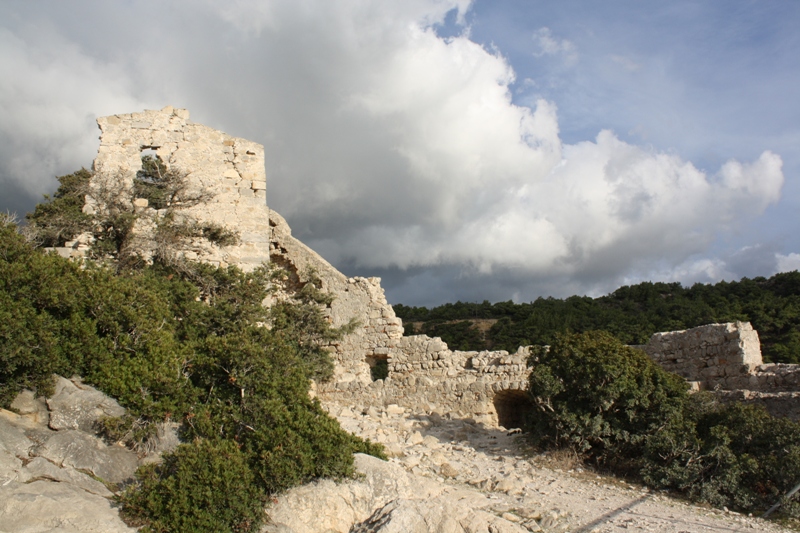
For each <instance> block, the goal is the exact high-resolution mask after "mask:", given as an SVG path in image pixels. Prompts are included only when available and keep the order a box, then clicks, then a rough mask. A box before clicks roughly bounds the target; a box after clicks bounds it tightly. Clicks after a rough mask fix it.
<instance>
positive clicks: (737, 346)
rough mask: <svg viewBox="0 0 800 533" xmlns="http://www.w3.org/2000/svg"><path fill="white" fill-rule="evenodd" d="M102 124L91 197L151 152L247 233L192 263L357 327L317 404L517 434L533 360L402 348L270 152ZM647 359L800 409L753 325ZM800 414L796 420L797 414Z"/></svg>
mask: <svg viewBox="0 0 800 533" xmlns="http://www.w3.org/2000/svg"><path fill="white" fill-rule="evenodd" d="M97 122H98V124H99V126H100V130H101V137H100V148H99V150H98V154H97V158H96V159H95V162H94V170H95V177H94V178H93V179H94V180H95V183H94V185H95V186H102V185H103V180H111V182H113V183H115V184H121V185H122V188H123V189H124V190H128V191H130V190H131V189H132V185H133V178H134V177H135V175H136V172H137V171H138V170H139V169H140V168H141V156H142V152H143V151H144V150H152V151H153V152H154V153H155V154H157V155H158V156H160V157H161V159H162V160H163V161H164V162H165V163H166V164H167V165H168V166H169V167H170V168H174V169H179V170H181V171H184V172H186V173H187V174H188V180H189V182H190V183H191V184H192V185H193V186H195V187H197V188H200V189H207V190H209V191H212V192H213V193H214V196H213V197H212V198H211V199H210V200H209V201H208V202H206V203H204V204H200V205H197V206H194V207H191V208H190V210H189V212H188V215H190V216H191V217H193V218H194V219H195V220H197V221H198V222H212V223H215V224H219V225H222V226H225V227H228V228H230V229H235V230H237V231H238V232H239V233H240V237H241V242H240V243H239V244H237V245H234V246H227V247H217V246H214V245H211V244H210V243H208V242H202V241H201V240H199V241H198V242H193V243H192V246H193V248H192V249H190V250H187V251H185V252H184V253H185V257H186V258H187V259H196V260H200V261H206V262H209V263H212V264H217V265H221V266H225V265H229V264H231V265H237V266H239V267H241V268H242V269H244V270H251V269H253V268H255V267H257V266H258V265H261V264H263V263H267V262H271V263H273V264H275V265H277V266H279V267H282V268H284V269H285V271H286V273H287V276H288V279H287V284H286V291H285V292H283V293H279V294H277V295H276V297H277V298H291V297H292V294H293V292H294V291H296V290H299V289H300V288H302V286H303V285H304V284H305V283H307V282H308V281H309V280H310V279H311V276H315V277H317V278H318V279H319V280H320V282H321V285H322V290H324V291H327V292H328V293H329V294H331V295H333V296H334V297H335V299H334V300H333V302H332V303H331V304H330V306H329V307H328V308H327V309H326V313H327V317H328V319H329V320H330V322H331V324H332V325H333V326H342V325H344V324H347V323H348V322H350V320H351V319H355V320H356V321H358V324H359V325H358V327H357V328H356V330H355V331H354V332H353V333H352V334H349V335H347V336H346V337H345V338H344V339H342V340H341V341H338V342H336V343H333V344H332V345H331V346H330V348H331V353H332V355H333V358H334V361H335V373H334V377H333V379H332V380H331V381H330V382H328V383H324V384H319V385H317V386H316V387H315V390H314V393H315V394H317V395H319V396H320V397H322V398H325V399H328V400H331V401H339V402H343V403H346V404H348V405H350V406H352V407H355V408H357V409H368V408H369V407H370V406H375V405H382V406H388V405H392V404H397V405H400V406H403V407H405V408H407V409H409V410H411V411H412V412H426V413H439V414H443V415H444V414H450V415H452V416H457V417H463V418H475V419H477V420H479V421H483V422H486V423H489V424H497V423H499V424H501V425H503V426H506V427H513V426H514V425H516V424H518V422H519V420H518V416H516V414H517V413H519V411H520V410H521V409H522V408H523V407H524V405H523V404H525V402H526V401H527V397H526V395H525V392H524V391H525V388H526V386H527V380H528V373H529V371H528V369H527V368H526V360H527V357H528V350H527V349H525V348H520V349H519V350H518V351H517V352H516V353H515V354H509V353H507V352H505V351H495V352H488V351H484V352H461V351H452V350H450V349H449V348H448V347H447V345H446V344H445V343H444V342H442V340H441V339H439V338H430V337H427V336H425V335H416V336H410V337H403V326H402V321H401V320H400V319H399V318H397V317H396V316H395V314H394V311H393V309H392V307H391V306H390V305H389V304H388V303H387V301H386V298H385V296H384V292H383V289H382V288H381V285H380V279H379V278H361V277H355V278H348V277H347V276H345V275H343V274H342V273H341V272H339V271H338V270H336V269H335V268H334V267H333V266H332V265H330V264H329V263H328V262H327V261H325V259H323V258H322V257H320V256H319V255H318V254H316V253H315V252H314V251H313V250H311V249H310V248H308V247H307V246H305V245H304V244H303V243H302V242H300V241H298V240H297V239H295V238H294V237H293V236H292V234H291V230H290V228H289V226H288V224H287V223H286V221H285V220H284V219H283V218H282V217H281V216H280V215H279V214H278V213H276V212H275V211H271V210H269V209H268V208H267V206H266V174H265V171H264V150H263V147H261V146H260V145H259V144H256V143H253V142H251V141H247V140H245V139H240V138H236V137H231V136H229V135H227V134H225V133H223V132H220V131H216V130H214V129H212V128H209V127H207V126H203V125H200V124H194V123H192V122H191V121H190V120H189V113H188V111H186V110H182V109H173V108H172V107H165V108H164V109H161V110H159V111H144V112H142V113H129V114H123V115H113V116H110V117H103V118H100V119H98V121H97ZM141 200H143V199H138V200H136V199H134V200H133V203H134V206H135V207H136V209H140V210H146V209H151V207H150V206H148V205H146V202H142V201H141ZM102 208H103V206H102V205H98V204H97V202H93V201H92V200H91V199H88V201H87V204H86V206H85V210H87V211H92V210H96V209H102ZM145 229H146V228H145ZM71 245H72V248H70V249H68V250H60V252H61V253H62V254H64V255H74V254H75V253H80V252H81V249H82V248H85V247H86V246H87V245H88V242H87V240H86V239H85V238H84V237H81V238H78V239H76V240H75V241H74V242H73V243H71ZM640 348H642V349H644V350H645V352H646V353H648V355H650V357H652V358H653V359H654V360H656V361H657V362H659V363H660V364H661V365H662V366H664V367H665V368H666V369H667V370H670V371H673V372H677V373H678V374H681V375H682V376H684V377H685V378H686V379H687V380H689V381H693V382H696V383H697V385H698V386H703V387H707V388H718V389H723V390H729V391H734V390H740V391H744V392H743V393H742V394H744V395H745V396H747V397H748V398H749V399H751V400H752V399H759V401H763V402H765V403H768V402H771V403H769V405H778V406H780V408H779V410H780V411H781V412H782V413H786V412H790V411H792V409H795V407H794V406H800V398H795V396H800V393H795V392H792V391H794V390H797V389H798V388H799V387H798V386H799V385H800V366H797V365H764V364H762V361H761V352H760V348H759V342H758V334H757V333H756V332H755V331H754V330H753V328H752V327H751V326H750V324H749V323H735V324H712V325H709V326H702V327H700V328H694V329H691V330H687V331H679V332H670V333H658V334H656V335H654V336H653V337H652V338H651V340H650V342H648V344H647V345H645V346H643V347H640ZM381 361H384V362H385V364H386V366H387V368H388V375H387V376H386V378H385V379H377V380H373V379H372V373H371V371H370V370H371V366H373V365H375V364H377V363H378V362H381ZM775 391H778V392H775ZM737 394H738V393H737ZM754 395H755V396H754ZM758 395H760V396H758ZM770 395H772V396H770ZM775 395H777V396H775ZM781 395H783V396H781ZM756 396H757V398H756ZM793 398H794V399H793ZM769 405H768V408H769ZM795 411H796V412H797V413H800V408H797V409H795ZM792 412H794V411H792ZM790 416H791V415H790Z"/></svg>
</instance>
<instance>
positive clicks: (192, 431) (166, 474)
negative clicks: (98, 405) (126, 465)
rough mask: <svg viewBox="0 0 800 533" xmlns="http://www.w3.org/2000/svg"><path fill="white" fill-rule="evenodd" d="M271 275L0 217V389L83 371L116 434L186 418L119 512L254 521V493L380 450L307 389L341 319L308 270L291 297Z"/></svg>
mask: <svg viewBox="0 0 800 533" xmlns="http://www.w3.org/2000/svg"><path fill="white" fill-rule="evenodd" d="M111 266H112V267H113V266H114V265H111ZM270 279H271V274H270V272H269V270H268V269H266V268H261V269H256V270H255V271H254V272H249V273H244V272H242V271H240V270H238V269H236V268H233V267H230V268H226V269H220V268H214V267H211V266H209V265H191V268H185V267H184V266H182V265H174V264H164V263H158V262H157V263H155V264H153V265H150V266H147V265H140V268H136V269H132V268H125V269H119V268H106V267H103V266H98V265H95V264H93V263H91V262H86V263H84V264H82V265H81V264H78V263H74V262H71V261H69V260H66V259H64V258H61V257H59V256H58V255H56V254H52V253H51V254H46V253H43V252H42V251H41V250H37V249H34V248H33V247H32V246H31V245H30V244H28V243H27V242H26V241H25V239H24V238H23V237H22V236H21V235H20V234H19V233H18V231H17V228H16V226H15V225H14V224H13V222H12V221H11V220H10V219H7V218H6V219H3V220H2V221H0V401H2V402H3V404H4V405H7V404H8V403H9V402H10V401H11V400H12V399H13V398H14V396H15V395H16V393H17V392H18V391H19V390H21V389H22V388H33V389H34V390H37V392H38V393H39V394H44V393H47V392H49V390H50V388H51V387H52V379H51V376H52V374H53V373H61V374H65V375H72V374H80V375H82V376H84V378H85V381H86V382H87V383H90V384H92V385H94V386H96V387H98V388H99V389H100V390H102V391H103V392H105V393H107V394H109V395H111V396H113V397H115V398H117V399H118V401H119V402H120V404H122V405H123V406H124V407H125V408H126V409H127V414H126V416H125V417H124V418H121V419H109V420H106V421H105V422H104V427H105V431H106V434H107V435H109V436H113V437H114V438H115V439H123V440H127V441H129V442H130V443H132V444H134V445H136V444H137V442H136V441H140V442H138V444H140V445H142V447H145V448H146V443H144V444H142V442H141V441H146V440H147V439H148V438H149V436H150V435H151V434H152V433H153V428H154V423H155V422H160V421H164V420H167V419H169V420H178V421H182V422H184V427H183V430H182V437H183V438H184V439H188V441H189V442H191V444H186V445H183V446H181V447H180V448H179V449H178V450H177V451H176V452H175V453H174V454H172V455H169V456H168V457H167V458H166V460H165V462H164V464H163V465H162V466H159V467H147V468H146V469H144V470H142V471H141V472H140V473H139V479H140V483H139V484H138V485H136V486H135V487H132V488H131V489H130V490H129V491H127V492H126V493H125V496H124V497H123V500H122V502H123V506H124V507H125V509H126V512H127V516H129V517H130V518H131V519H133V520H135V521H137V523H140V524H148V527H149V528H150V530H151V531H158V532H166V531H181V532H183V531H252V530H255V529H257V527H258V524H260V523H261V521H262V518H263V512H262V511H261V509H262V507H261V504H262V502H263V499H264V497H265V496H266V495H269V494H271V493H273V492H276V491H280V490H284V489H286V488H288V487H291V486H293V485H295V484H298V483H302V482H305V481H308V480H311V479H314V478H317V477H322V476H326V477H345V476H349V475H351V474H352V473H353V457H352V454H353V452H357V451H358V452H365V453H371V454H373V455H377V456H383V452H382V447H380V446H379V445H376V444H372V443H370V442H365V441H362V440H361V439H359V438H357V437H355V436H353V435H350V434H348V433H347V432H345V431H344V430H342V429H341V427H340V426H339V425H338V423H337V422H336V420H335V419H333V418H331V417H330V416H329V415H328V414H327V413H326V412H325V411H324V410H323V409H322V407H321V405H320V404H319V402H318V401H316V400H312V399H310V398H309V396H308V389H309V384H310V378H312V377H316V378H324V377H325V376H326V375H329V374H330V371H331V369H332V366H333V364H332V362H331V360H330V355H329V353H328V351H327V350H326V349H325V348H324V344H326V343H328V342H330V341H332V340H336V339H338V338H340V337H341V335H343V334H344V333H345V332H346V331H348V330H349V329H351V328H352V327H353V324H350V325H348V326H346V327H344V328H331V327H330V326H329V324H328V322H327V320H326V319H325V316H324V314H323V312H322V307H321V306H322V305H324V304H326V303H330V297H329V296H327V295H325V294H323V293H322V292H321V291H320V290H319V287H318V286H317V284H318V280H315V279H314V278H313V276H312V279H311V281H310V282H309V283H307V284H306V285H305V287H304V288H303V289H302V290H301V293H300V295H299V298H298V300H297V301H296V302H293V303H288V302H284V303H282V304H280V305H279V306H276V307H275V308H273V309H266V308H264V307H263V305H262V302H263V301H264V299H265V298H266V297H267V296H268V294H269V290H270ZM264 325H269V326H270V327H264ZM131 441H132V442H131Z"/></svg>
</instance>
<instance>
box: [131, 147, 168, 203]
mask: <svg viewBox="0 0 800 533" xmlns="http://www.w3.org/2000/svg"><path fill="white" fill-rule="evenodd" d="M156 148H158V147H157V146H142V148H141V156H142V168H141V169H139V171H138V172H136V178H135V179H134V180H133V193H134V196H135V197H136V198H145V199H147V201H148V203H149V205H150V207H152V208H153V209H164V208H165V207H168V206H169V203H170V200H171V199H172V198H171V195H170V194H169V192H170V191H169V189H170V185H172V184H170V179H169V175H168V172H167V165H165V164H164V161H162V159H161V157H160V156H159V155H158V154H157V153H156Z"/></svg>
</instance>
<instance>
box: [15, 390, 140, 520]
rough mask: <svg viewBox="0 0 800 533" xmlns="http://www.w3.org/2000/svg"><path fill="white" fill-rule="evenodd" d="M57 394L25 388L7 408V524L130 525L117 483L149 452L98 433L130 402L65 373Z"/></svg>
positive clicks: (125, 480) (130, 474)
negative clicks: (103, 421)
mask: <svg viewBox="0 0 800 533" xmlns="http://www.w3.org/2000/svg"><path fill="white" fill-rule="evenodd" d="M56 379H57V382H56V387H55V394H54V395H53V396H52V397H50V398H47V399H44V398H36V397H35V396H34V395H33V393H32V392H30V391H23V392H22V393H21V394H20V395H19V396H17V398H16V399H15V400H14V402H13V403H12V409H13V410H14V411H16V412H14V411H7V410H4V409H0V531H2V532H17V531H19V532H23V531H24V532H26V533H27V532H39V531H41V532H46V531H59V532H62V531H63V532H65V533H66V532H73V531H74V532H78V531H81V532H97V533H101V532H115V533H116V532H128V531H135V530H134V529H132V528H129V527H127V526H126V525H125V524H124V523H123V522H122V520H121V519H120V518H119V515H118V512H117V509H116V507H115V505H114V503H113V496H114V491H115V490H118V489H119V488H120V487H122V486H124V485H125V484H126V483H128V482H130V481H131V480H132V479H133V475H134V472H135V471H136V469H137V468H138V466H139V465H140V464H141V463H142V461H143V460H144V458H140V457H138V456H137V455H136V454H135V453H133V452H132V451H130V450H128V449H127V448H125V447H123V446H121V445H108V444H106V443H105V442H104V441H103V440H101V439H100V438H98V437H97V435H95V433H94V428H95V423H96V422H97V421H98V420H99V419H100V418H102V417H104V416H120V415H122V414H124V412H125V411H124V409H123V408H122V407H120V406H119V404H118V403H117V402H116V401H115V400H113V399H111V398H109V397H108V396H106V395H104V394H102V393H101V392H100V391H98V390H96V389H94V388H93V387H90V386H88V385H86V384H84V383H82V382H81V380H80V379H79V378H73V379H71V380H68V379H65V378H63V377H57V378H56Z"/></svg>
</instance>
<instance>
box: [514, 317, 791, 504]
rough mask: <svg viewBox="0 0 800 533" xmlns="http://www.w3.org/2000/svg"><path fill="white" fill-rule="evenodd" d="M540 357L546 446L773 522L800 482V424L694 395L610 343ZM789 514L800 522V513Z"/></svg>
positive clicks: (541, 431)
mask: <svg viewBox="0 0 800 533" xmlns="http://www.w3.org/2000/svg"><path fill="white" fill-rule="evenodd" d="M532 352H533V353H532V355H531V358H530V361H529V364H530V366H531V367H532V368H531V375H530V389H529V393H530V395H531V398H532V399H533V403H534V405H535V406H536V407H535V408H534V412H533V413H531V414H530V417H529V419H530V421H531V425H530V429H531V432H532V436H533V437H534V440H535V441H536V443H538V444H539V445H540V446H543V447H554V448H560V447H569V448H572V449H573V450H575V451H576V452H578V453H579V454H580V455H581V456H582V457H584V458H588V459H592V460H594V461H595V462H597V463H599V464H601V465H602V466H603V467H604V468H606V469H609V470H611V471H613V472H615V473H620V474H623V475H626V476H631V477H638V478H639V479H641V480H642V481H644V482H645V483H647V484H648V485H650V486H652V487H655V488H659V489H672V490H676V491H679V492H681V493H683V494H685V495H686V496H687V497H689V498H690V499H692V500H695V501H701V502H705V503H708V504H711V505H714V506H717V507H723V506H724V507H728V508H731V509H736V510H739V511H742V512H764V511H765V510H766V509H767V508H768V507H769V506H771V505H772V504H773V503H775V502H776V501H778V500H779V499H780V498H781V496H782V495H784V494H786V493H787V492H788V491H789V490H790V489H791V488H792V487H793V486H794V485H795V484H797V483H798V482H800V423H797V422H794V421H791V420H789V419H786V418H776V417H772V416H770V415H769V414H768V413H767V412H766V410H765V409H764V408H763V407H762V406H758V405H752V404H740V403H730V404H720V403H718V402H717V401H716V400H715V399H714V397H713V395H712V394H710V393H698V394H692V395H689V394H686V389H687V386H686V383H685V382H684V381H683V379H681V378H679V377H678V376H676V375H674V374H669V373H667V372H665V371H664V370H662V369H661V368H660V367H658V366H656V365H655V363H653V362H652V361H650V360H649V359H648V358H647V357H646V356H645V355H644V354H643V353H641V352H639V351H638V350H634V349H631V348H629V347H627V346H624V345H623V344H621V343H620V342H619V341H617V340H616V339H614V338H613V337H611V336H610V335H609V334H607V333H602V332H593V333H582V334H564V335H560V336H558V337H557V339H556V341H555V342H554V343H553V345H552V346H551V347H550V349H549V350H547V349H545V348H538V349H534V350H533V351H532ZM781 512H782V513H783V514H784V515H785V516H790V517H794V518H798V517H800V504H798V503H796V502H786V503H785V504H784V506H783V507H782V508H781Z"/></svg>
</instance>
